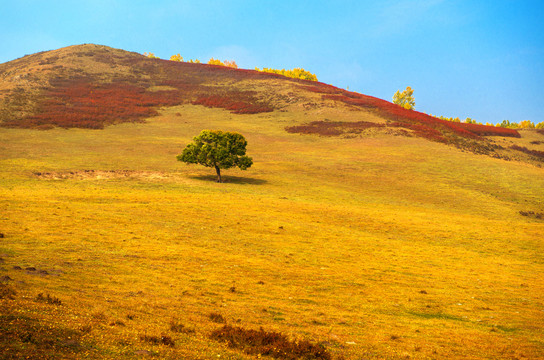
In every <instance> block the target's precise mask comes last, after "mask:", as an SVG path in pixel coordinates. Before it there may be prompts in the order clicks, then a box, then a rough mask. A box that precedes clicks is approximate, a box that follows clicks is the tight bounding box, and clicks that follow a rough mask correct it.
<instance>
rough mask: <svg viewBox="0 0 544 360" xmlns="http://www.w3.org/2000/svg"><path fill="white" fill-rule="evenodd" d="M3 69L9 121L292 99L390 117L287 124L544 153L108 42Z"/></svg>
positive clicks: (25, 123) (257, 106) (3, 118)
mask: <svg viewBox="0 0 544 360" xmlns="http://www.w3.org/2000/svg"><path fill="white" fill-rule="evenodd" d="M0 74H2V76H1V78H0V104H1V107H0V109H1V110H0V125H1V126H4V127H19V128H38V129H50V128H52V127H54V126H60V127H64V128H74V127H76V128H91V129H103V128H104V126H107V125H111V124H118V123H122V122H135V121H143V120H144V119H145V118H148V117H150V116H155V115H157V114H158V113H157V108H158V107H161V106H163V107H164V106H175V105H181V104H193V105H203V106H208V107H219V108H224V109H227V110H230V111H231V112H232V113H236V114H256V113H264V112H271V111H274V110H276V111H282V110H283V111H294V109H293V107H298V108H304V109H305V110H308V109H323V108H341V109H342V111H343V110H346V109H349V110H350V111H357V112H359V113H360V115H361V116H362V117H365V115H367V114H372V115H374V116H375V117H379V118H382V119H383V120H386V121H385V123H384V122H383V121H349V122H339V121H337V120H336V119H332V121H331V120H329V119H320V120H317V121H314V122H313V123H311V124H293V126H291V127H289V128H288V129H287V130H288V131H291V132H303V133H316V134H320V135H326V136H338V135H342V134H348V135H353V134H358V133H361V132H362V131H364V130H365V129H369V128H378V130H380V129H381V130H385V129H386V128H387V129H388V130H389V131H390V132H394V133H396V134H400V135H405V136H419V137H424V138H426V139H429V140H431V141H436V142H442V143H446V144H450V145H454V146H457V147H460V148H463V149H468V150H470V151H472V152H476V153H484V154H488V155H492V156H495V157H502V158H516V159H518V158H520V157H521V158H523V159H526V158H529V159H531V160H536V161H542V160H544V152H542V151H541V150H540V149H539V148H538V147H537V148H535V147H534V146H533V145H535V144H526V143H524V142H522V144H517V143H516V144H514V145H511V144H510V143H508V142H507V143H504V141H492V140H489V139H486V138H485V137H486V136H495V137H497V136H499V137H513V138H516V137H517V138H519V137H520V134H519V132H518V131H516V130H513V129H505V128H500V127H493V126H484V125H475V124H464V123H453V122H449V121H445V120H440V119H438V118H435V117H433V116H429V115H427V114H424V113H420V112H417V111H411V110H406V109H403V108H402V107H399V106H396V105H394V104H392V103H390V102H388V101H384V100H381V99H377V98H374V97H371V96H366V95H363V94H358V93H354V92H349V91H346V90H343V89H339V88H336V87H334V86H331V85H327V84H323V83H318V82H313V81H304V80H297V79H290V78H286V77H283V76H277V75H275V74H269V73H262V72H258V71H253V70H242V69H232V68H228V67H224V66H216V65H207V64H193V63H184V62H174V61H167V60H161V59H150V58H147V57H146V56H143V55H141V54H137V53H130V52H127V51H123V50H118V49H113V48H109V47H106V46H99V45H79V46H71V47H67V48H63V49H59V50H54V51H48V52H42V53H38V54H34V55H29V56H25V57H23V58H21V59H18V60H14V61H11V62H8V63H5V64H2V65H0ZM287 108H289V110H285V109H287ZM393 129H394V130H393ZM536 145H540V144H536Z"/></svg>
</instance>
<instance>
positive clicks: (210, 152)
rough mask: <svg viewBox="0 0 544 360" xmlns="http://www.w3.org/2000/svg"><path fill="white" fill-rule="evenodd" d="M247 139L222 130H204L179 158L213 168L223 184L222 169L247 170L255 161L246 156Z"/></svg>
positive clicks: (218, 179)
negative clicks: (235, 168) (237, 168)
mask: <svg viewBox="0 0 544 360" xmlns="http://www.w3.org/2000/svg"><path fill="white" fill-rule="evenodd" d="M246 146H247V141H246V139H245V138H244V137H243V136H242V135H241V134H238V133H235V132H228V131H221V130H202V132H201V133H200V135H198V136H197V137H195V138H194V139H193V142H192V143H190V144H189V145H187V147H185V149H183V153H181V154H180V155H178V156H177V159H178V160H179V161H183V162H185V163H187V164H200V165H204V166H206V167H213V168H215V171H216V172H217V182H221V169H230V168H231V167H235V166H237V167H239V168H240V169H241V170H246V169H247V168H249V167H251V165H252V164H253V160H252V159H251V158H250V157H249V156H246Z"/></svg>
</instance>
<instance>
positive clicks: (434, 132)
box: [304, 83, 520, 142]
mask: <svg viewBox="0 0 544 360" xmlns="http://www.w3.org/2000/svg"><path fill="white" fill-rule="evenodd" d="M304 89H305V90H309V91H312V92H317V93H321V94H323V95H322V97H323V99H328V100H334V101H339V102H343V103H345V104H348V105H352V106H355V107H359V108H364V109H367V110H370V111H373V112H376V113H377V114H378V115H379V116H381V117H384V118H386V119H388V120H391V121H393V124H391V125H392V126H395V127H404V128H407V129H411V130H413V131H414V133H415V134H416V135H418V136H422V137H425V138H427V139H430V140H434V141H439V142H455V140H454V139H453V138H452V135H455V136H458V137H462V138H465V139H475V140H478V139H480V137H481V136H487V135H495V136H512V137H520V135H519V133H518V132H517V131H516V130H514V129H504V128H499V127H494V126H485V125H476V124H464V123H454V122H451V121H447V120H441V119H438V118H436V117H434V116H430V115H427V114H425V113H421V112H418V111H414V110H407V109H404V108H403V107H401V106H398V105H396V104H393V103H391V102H389V101H385V100H382V99H378V98H375V97H372V96H367V95H362V94H358V93H354V92H349V91H346V90H343V89H339V88H335V87H333V86H330V85H326V84H321V83H317V84H315V85H310V86H304Z"/></svg>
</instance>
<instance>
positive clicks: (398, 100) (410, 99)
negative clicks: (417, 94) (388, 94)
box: [393, 86, 416, 110]
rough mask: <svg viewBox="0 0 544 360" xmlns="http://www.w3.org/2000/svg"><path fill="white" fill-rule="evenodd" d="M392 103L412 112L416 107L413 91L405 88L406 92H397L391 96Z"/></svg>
mask: <svg viewBox="0 0 544 360" xmlns="http://www.w3.org/2000/svg"><path fill="white" fill-rule="evenodd" d="M393 103H394V104H397V105H400V106H402V107H403V108H405V109H408V110H413V109H415V107H416V101H415V99H414V90H412V88H411V87H409V86H407V87H406V90H404V91H403V92H400V90H397V92H396V93H395V95H393Z"/></svg>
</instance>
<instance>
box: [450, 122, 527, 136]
mask: <svg viewBox="0 0 544 360" xmlns="http://www.w3.org/2000/svg"><path fill="white" fill-rule="evenodd" d="M455 124H457V126H459V127H461V128H464V129H465V130H468V131H470V132H471V133H474V134H477V135H480V136H510V137H517V138H519V137H521V135H520V134H519V132H518V131H517V130H515V129H507V128H503V127H498V126H488V125H479V124H466V123H455Z"/></svg>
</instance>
